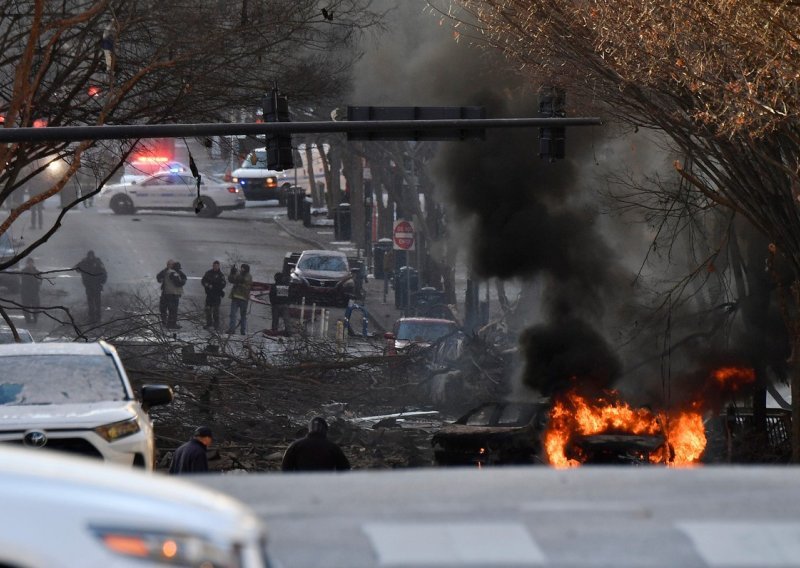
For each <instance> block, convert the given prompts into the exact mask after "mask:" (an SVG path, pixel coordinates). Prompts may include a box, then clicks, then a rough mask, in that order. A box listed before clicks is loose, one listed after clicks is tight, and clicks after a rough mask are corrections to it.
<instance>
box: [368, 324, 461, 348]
mask: <svg viewBox="0 0 800 568" xmlns="http://www.w3.org/2000/svg"><path fill="white" fill-rule="evenodd" d="M457 331H458V324H456V322H454V321H452V320H447V319H440V318H417V317H413V318H400V319H398V320H397V321H396V322H395V323H394V327H393V328H392V331H388V332H386V333H385V334H384V335H383V337H384V338H385V339H386V354H387V355H395V354H397V353H401V352H403V351H404V350H407V349H409V348H410V347H411V346H417V347H429V346H431V345H433V344H434V343H436V342H437V341H439V340H440V339H443V338H445V337H447V336H448V335H452V334H454V333H455V332H457Z"/></svg>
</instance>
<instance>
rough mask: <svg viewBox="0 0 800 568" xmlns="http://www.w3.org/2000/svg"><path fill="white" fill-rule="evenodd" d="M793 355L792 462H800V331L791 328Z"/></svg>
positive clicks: (791, 377) (791, 372)
mask: <svg viewBox="0 0 800 568" xmlns="http://www.w3.org/2000/svg"><path fill="white" fill-rule="evenodd" d="M791 340H792V356H791V361H790V365H789V377H790V380H791V384H792V463H800V333H797V327H796V326H795V327H794V329H792V330H791Z"/></svg>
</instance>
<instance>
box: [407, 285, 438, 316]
mask: <svg viewBox="0 0 800 568" xmlns="http://www.w3.org/2000/svg"><path fill="white" fill-rule="evenodd" d="M444 303H445V294H444V291H443V290H437V289H436V288H434V287H432V286H425V287H423V288H422V289H420V290H419V291H418V292H412V293H411V309H412V310H413V311H414V315H417V316H420V317H439V316H440V312H441V309H440V307H441V306H442V305H443V304H444Z"/></svg>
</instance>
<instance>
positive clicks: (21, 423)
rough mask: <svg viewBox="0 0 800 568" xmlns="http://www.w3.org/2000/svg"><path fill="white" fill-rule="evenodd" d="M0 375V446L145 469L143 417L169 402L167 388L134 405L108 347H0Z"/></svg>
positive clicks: (148, 430) (150, 443)
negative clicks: (81, 456) (73, 455)
mask: <svg viewBox="0 0 800 568" xmlns="http://www.w3.org/2000/svg"><path fill="white" fill-rule="evenodd" d="M0 369H2V373H0V445H9V444H13V445H18V446H25V447H29V448H32V449H36V450H38V451H40V452H45V451H47V450H57V451H62V452H69V453H74V454H80V455H83V456H88V457H94V458H99V459H101V460H103V461H106V462H112V463H117V464H120V465H126V466H129V467H130V466H136V467H141V468H144V469H148V470H151V469H153V465H154V464H153V462H154V454H155V439H154V437H153V425H152V422H151V420H150V417H149V416H148V414H147V412H146V410H147V408H149V407H151V406H155V405H157V404H166V403H168V402H170V401H171V400H172V389H171V388H170V387H168V386H166V385H145V386H143V387H142V392H141V403H140V402H139V401H138V400H136V397H135V396H134V393H133V389H132V388H131V384H130V381H129V380H128V376H127V374H126V373H125V369H124V368H123V366H122V362H121V361H120V359H119V356H118V355H117V352H116V350H115V349H114V348H113V347H112V346H111V345H108V344H107V343H105V342H102V341H101V342H98V343H13V344H6V345H0Z"/></svg>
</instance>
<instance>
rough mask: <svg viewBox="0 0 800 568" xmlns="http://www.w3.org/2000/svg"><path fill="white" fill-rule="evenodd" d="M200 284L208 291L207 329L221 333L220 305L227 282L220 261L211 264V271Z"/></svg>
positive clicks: (207, 272)
mask: <svg viewBox="0 0 800 568" xmlns="http://www.w3.org/2000/svg"><path fill="white" fill-rule="evenodd" d="M200 283H201V284H202V285H203V288H204V289H205V291H206V328H214V329H215V330H217V331H219V330H220V325H219V305H220V303H221V302H222V298H223V296H225V286H226V284H227V282H226V280H225V275H224V274H223V273H222V270H220V268H219V261H218V260H215V261H214V262H212V263H211V270H208V271H206V273H205V274H204V275H203V279H202V280H201V281H200Z"/></svg>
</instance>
